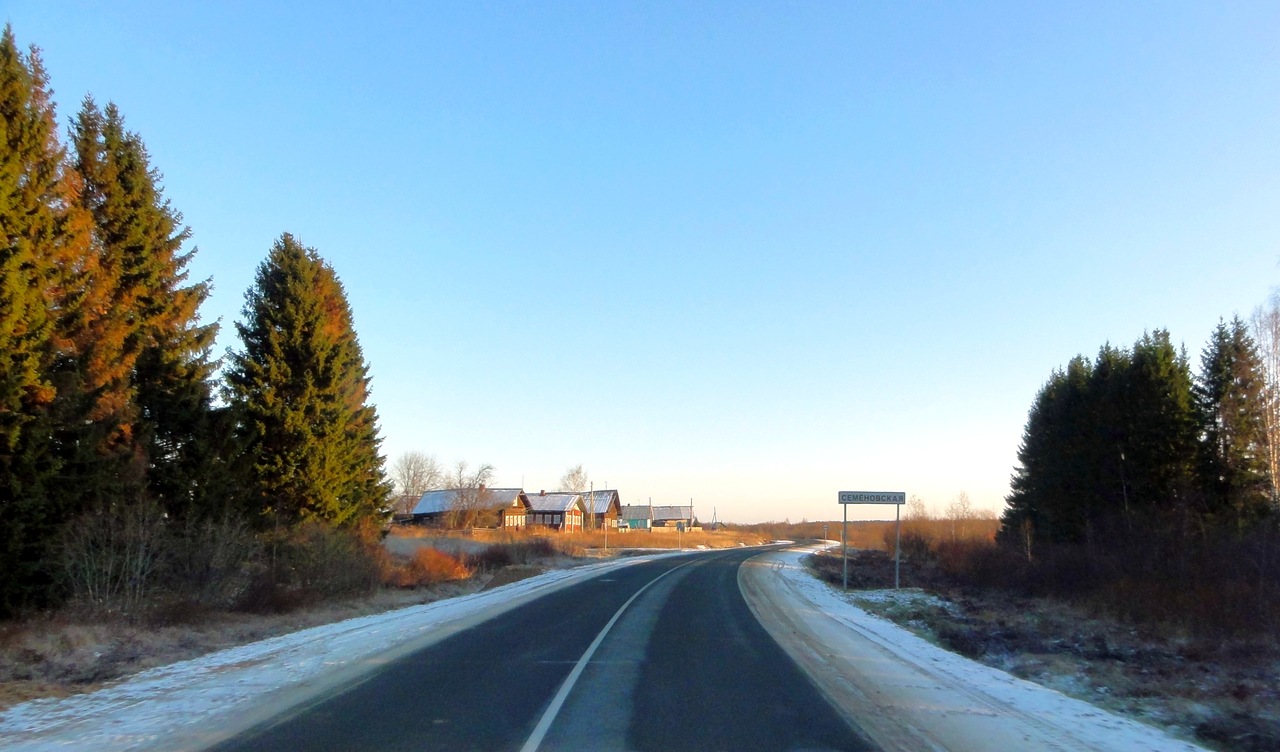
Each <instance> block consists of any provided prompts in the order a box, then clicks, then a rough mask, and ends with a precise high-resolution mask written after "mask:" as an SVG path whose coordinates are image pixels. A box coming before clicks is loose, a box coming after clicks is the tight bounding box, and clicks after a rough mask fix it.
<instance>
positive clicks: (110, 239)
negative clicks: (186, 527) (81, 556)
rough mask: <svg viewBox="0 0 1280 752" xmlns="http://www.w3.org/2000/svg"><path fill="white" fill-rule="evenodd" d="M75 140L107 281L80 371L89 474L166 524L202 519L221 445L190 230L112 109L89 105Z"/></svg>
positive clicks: (203, 291)
mask: <svg viewBox="0 0 1280 752" xmlns="http://www.w3.org/2000/svg"><path fill="white" fill-rule="evenodd" d="M72 135H73V140H74V143H75V146H76V167H77V169H78V171H79V172H80V174H81V175H82V176H83V179H84V191H83V192H82V203H83V205H84V206H85V207H86V208H87V209H88V210H89V211H90V212H91V213H92V215H93V219H94V238H95V249H96V252H97V254H98V257H99V268H100V269H101V270H102V277H103V278H104V279H107V280H109V283H110V292H109V295H108V296H107V300H106V304H105V305H104V310H105V314H104V315H103V316H102V319H101V321H100V322H99V325H98V327H97V328H98V330H99V334H98V336H96V337H94V338H93V341H92V344H91V348H92V353H91V357H88V358H86V359H85V361H84V364H83V365H84V370H85V372H86V374H87V376H88V381H89V384H88V385H89V386H90V387H91V388H93V389H94V390H95V391H96V393H95V395H94V400H93V404H92V408H91V409H92V416H91V417H92V420H93V421H94V425H95V426H97V429H96V433H95V435H94V436H93V437H92V439H93V440H92V442H90V443H91V444H92V445H93V446H94V448H95V450H96V451H97V453H98V454H99V455H101V458H100V460H99V462H98V463H97V465H96V466H97V467H98V468H99V472H98V473H97V474H98V475H100V476H101V475H105V476H108V477H110V476H112V475H113V474H114V475H115V476H118V477H123V478H125V479H127V480H128V481H129V483H128V484H127V485H125V486H124V488H123V490H125V491H126V494H125V495H126V496H136V495H138V494H142V493H147V494H149V495H151V496H153V497H155V498H156V499H158V500H159V501H161V502H162V503H163V504H164V505H165V507H166V508H167V509H168V510H169V511H170V513H172V514H177V515H186V514H189V513H191V512H195V511H200V510H201V509H202V508H206V507H208V506H209V505H210V504H211V501H210V500H209V499H208V498H206V497H207V496H208V495H209V493H208V490H209V488H210V484H211V483H212V482H213V481H214V478H213V477H212V476H213V472H214V470H213V467H214V465H213V463H214V462H215V459H216V458H215V454H214V451H215V447H216V445H217V443H218V442H217V441H215V440H214V437H213V435H212V425H213V424H212V422H211V415H210V412H211V389H210V386H209V379H210V376H211V372H212V368H213V365H212V364H211V363H210V362H209V357H208V354H209V349H210V347H211V345H212V342H213V338H214V336H215V335H216V332H217V327H216V325H201V324H200V323H199V312H198V309H199V306H200V304H201V303H202V302H203V301H204V300H205V298H207V297H208V294H209V286H208V284H207V283H206V282H200V283H195V284H190V285H185V284H184V283H185V281H186V276H187V272H186V267H187V264H188V263H189V262H190V260H191V256H192V255H193V253H194V251H190V252H188V251H184V250H183V244H184V243H185V242H186V241H187V240H188V239H189V237H190V231H189V230H188V229H187V228H186V227H184V226H182V215H181V214H179V213H178V212H177V211H175V210H174V209H173V208H172V206H171V205H170V203H169V201H168V200H167V199H165V198H164V196H163V190H162V189H161V187H160V184H161V178H160V175H159V173H158V172H156V171H155V170H154V169H153V168H152V167H151V166H150V157H149V155H148V153H147V150H146V147H145V146H144V145H143V143H142V140H141V138H139V137H138V135H137V134H136V133H133V132H130V131H128V130H126V128H125V126H124V119H123V117H122V116H121V115H120V112H119V110H118V109H117V108H116V106H115V105H114V104H108V105H107V107H106V110H105V112H103V111H100V110H99V109H98V107H97V105H96V104H95V103H94V102H93V100H92V99H91V98H86V99H85V101H84V105H83V106H82V108H81V110H80V113H79V115H78V116H77V118H76V120H75V122H74V123H73V126H72ZM104 459H111V460H114V461H113V462H104V461H102V460H104ZM130 490H132V491H134V493H128V491H130ZM206 511H208V510H207V509H206Z"/></svg>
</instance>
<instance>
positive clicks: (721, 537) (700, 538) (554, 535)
mask: <svg viewBox="0 0 1280 752" xmlns="http://www.w3.org/2000/svg"><path fill="white" fill-rule="evenodd" d="M388 537H389V538H404V539H424V538H431V539H441V540H456V541H466V542H470V543H487V544H516V543H526V542H529V541H534V540H545V541H547V542H548V543H549V544H550V545H551V546H554V547H555V549H556V550H557V551H558V552H560V553H561V554H564V555H566V556H573V557H582V556H592V555H594V554H595V552H596V551H603V550H604V548H605V546H606V535H605V532H604V531H603V530H586V531H582V532H571V533H561V532H558V531H555V530H549V529H547V528H542V527H532V528H520V529H515V528H493V529H484V528H477V529H470V530H465V531H463V530H444V529H441V528H426V527H417V526H413V525H397V526H396V527H394V528H392V530H391V532H390V533H389V536H388ZM768 540H770V538H766V537H764V536H762V535H760V534H759V533H756V532H751V531H739V530H716V531H712V530H705V529H704V530H701V531H690V532H686V533H677V532H674V531H673V532H648V531H643V530H628V531H626V532H620V531H616V530H613V531H610V532H609V533H608V536H607V545H608V548H609V549H611V550H612V549H625V548H643V549H673V548H678V547H683V548H697V547H698V546H706V547H707V548H732V547H735V546H737V545H739V544H741V545H745V546H754V545H759V544H760V543H764V542H767V541H768Z"/></svg>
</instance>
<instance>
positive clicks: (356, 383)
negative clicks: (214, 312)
mask: <svg viewBox="0 0 1280 752" xmlns="http://www.w3.org/2000/svg"><path fill="white" fill-rule="evenodd" d="M243 317H244V323H237V324H236V329H237V331H238V332H239V334H240V339H241V341H242V344H243V350H241V351H239V352H233V353H231V356H230V360H231V362H230V367H229V369H228V372H227V387H228V396H229V401H230V402H231V404H232V408H233V410H234V411H235V414H236V417H237V420H238V421H239V423H240V426H241V430H242V432H243V443H244V446H245V455H244V459H245V465H246V466H247V470H246V473H245V474H246V478H247V481H246V488H247V494H246V496H247V503H248V505H249V507H250V509H251V510H252V511H253V512H254V513H256V514H257V515H259V519H260V520H261V522H262V523H263V524H268V525H269V524H291V523H294V522H297V521H304V520H319V521H322V522H328V523H332V524H354V523H357V522H359V521H361V520H366V519H370V518H375V517H378V516H380V515H381V514H382V510H383V508H384V506H385V501H386V498H387V495H388V494H389V493H390V487H389V485H388V483H387V482H386V480H385V477H384V474H383V469H382V458H381V456H380V455H379V453H378V447H379V443H380V439H379V438H378V433H377V431H378V429H377V413H376V411H375V409H374V407H373V406H372V405H370V404H369V402H368V400H369V376H368V367H367V365H366V364H365V361H364V356H363V354H362V352H361V349H360V345H359V342H358V341H357V339H356V333H355V329H354V325H353V322H352V317H351V310H350V307H349V306H348V304H347V299H346V293H345V291H344V290H343V287H342V284H341V283H340V282H339V281H338V278H337V276H336V275H335V274H334V271H333V269H332V267H330V266H329V265H328V264H327V263H325V261H324V260H323V259H321V258H320V256H319V255H318V254H317V253H316V251H315V250H314V249H310V248H305V247H303V246H302V245H301V244H300V243H299V242H298V241H297V240H295V239H294V238H293V237H292V236H291V235H288V234H285V235H283V236H282V237H281V238H280V239H279V240H278V241H277V242H276V243H275V245H274V246H273V247H272V248H271V252H270V254H269V255H268V257H267V260H266V261H265V262H263V263H262V265H261V266H259V267H258V272H257V276H256V279H255V282H254V285H253V287H252V288H250V290H249V292H248V293H247V295H246V302H245V307H244V311H243Z"/></svg>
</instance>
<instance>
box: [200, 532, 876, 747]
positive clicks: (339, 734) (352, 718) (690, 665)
mask: <svg viewBox="0 0 1280 752" xmlns="http://www.w3.org/2000/svg"><path fill="white" fill-rule="evenodd" d="M756 553H758V552H755V551H745V550H734V551H728V552H716V553H699V554H696V555H688V556H683V557H671V558H666V559H661V560H658V561H652V562H647V563H643V564H637V565H635V566H631V567H624V568H621V569H617V570H613V571H611V572H609V573H607V574H604V575H602V576H600V577H596V578H593V579H590V580H586V581H584V582H581V583H579V584H577V585H574V586H571V587H567V588H564V589H562V590H559V591H556V592H553V593H550V594H548V595H546V596H544V597H542V598H539V599H537V600H534V601H532V602H530V603H527V604H525V605H523V606H519V607H517V608H515V609H513V610H511V611H508V612H506V613H504V614H502V615H500V616H498V617H496V618H494V619H491V620H489V621H487V622H484V623H481V624H479V625H477V626H475V627H473V628H472V629H469V630H466V631H464V632H460V633H458V634H455V635H453V636H451V637H449V638H447V639H445V640H443V641H440V642H438V643H436V644H434V645H431V646H430V647H427V648H424V649H422V650H420V651H417V652H415V653H411V654H409V655H406V656H404V657H401V658H399V659H397V660H395V661H393V662H391V663H388V664H387V665H385V666H383V667H382V668H380V669H378V670H376V671H374V672H371V673H369V674H366V675H365V676H364V677H362V678H360V679H359V680H358V681H355V682H353V683H351V684H348V685H347V686H344V687H342V688H340V689H339V690H338V691H336V692H334V693H331V694H329V695H328V696H325V697H322V698H321V699H319V700H317V701H313V702H311V703H309V704H307V705H306V706H305V707H302V708H295V709H294V710H292V711H290V712H289V713H288V714H286V715H284V716H281V717H277V718H275V719H273V720H271V721H269V722H267V723H264V724H261V725H259V726H258V727H255V728H252V729H250V730H248V731H247V732H245V733H243V734H241V735H239V736H237V737H235V738H233V739H230V740H228V741H226V742H224V743H222V744H220V745H219V746H217V747H215V749H217V750H220V751H221V752H231V751H233V750H235V751H241V750H280V749H288V750H415V752H419V751H421V750H520V751H521V752H532V751H533V750H564V751H569V750H593V751H595V752H606V751H608V750H635V751H636V752H649V751H652V752H676V751H678V750H699V751H705V750H865V749H873V747H872V746H871V745H870V744H869V743H868V742H867V741H866V739H865V736H864V734H863V733H862V732H861V730H859V729H857V728H854V727H852V726H850V725H849V724H848V723H847V722H846V721H845V720H844V719H843V718H842V716H841V715H839V714H838V713H837V712H836V711H835V709H834V708H833V707H832V706H831V705H830V704H829V702H828V701H827V700H826V699H825V698H824V697H823V695H822V694H821V693H820V692H819V691H818V690H817V688H816V687H815V686H814V684H813V683H812V682H811V681H810V680H809V679H808V678H807V677H806V675H805V674H804V673H802V672H801V671H800V670H799V669H798V668H797V667H796V664H795V663H794V662H792V660H791V659H790V658H789V657H787V655H786V654H785V653H784V652H783V651H782V650H781V649H780V648H779V647H778V645H777V643H776V642H774V640H773V638H771V637H770V636H769V635H768V633H766V632H765V630H764V629H763V628H762V627H761V626H760V624H759V622H758V621H757V620H756V618H755V616H753V615H752V613H751V611H750V609H749V608H748V607H747V604H746V602H745V601H744V600H743V598H742V594H741V592H740V590H739V587H738V577H737V573H738V567H739V566H740V565H741V564H742V562H743V561H745V560H746V559H748V558H750V557H751V556H752V555H754V554H756Z"/></svg>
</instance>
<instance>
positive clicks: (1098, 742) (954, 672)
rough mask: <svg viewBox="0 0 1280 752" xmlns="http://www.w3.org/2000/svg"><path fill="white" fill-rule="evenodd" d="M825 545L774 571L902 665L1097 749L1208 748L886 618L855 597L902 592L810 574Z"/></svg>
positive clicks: (778, 557) (785, 556) (782, 556)
mask: <svg viewBox="0 0 1280 752" xmlns="http://www.w3.org/2000/svg"><path fill="white" fill-rule="evenodd" d="M825 548H828V546H826V545H817V546H809V547H806V548H801V549H791V550H789V551H785V552H779V553H777V554H774V555H773V556H774V557H775V558H774V561H776V562H780V563H781V566H779V567H777V568H776V569H775V570H774V571H775V572H777V574H779V575H780V576H781V577H783V578H784V579H786V581H787V582H788V584H789V585H791V586H792V587H794V588H795V589H796V590H797V591H798V592H799V593H800V594H801V595H802V596H803V597H804V598H805V599H807V600H808V601H809V602H810V603H811V604H813V606H814V607H815V609H816V610H817V611H819V612H820V613H822V614H824V615H825V616H828V617H831V618H832V619H835V620H836V621H838V622H840V623H841V624H843V625H845V626H846V627H848V628H849V629H851V630H853V631H856V632H857V633H858V634H860V635H861V636H863V637H865V638H866V639H868V640H870V641H872V642H873V643H875V644H877V645H879V646H880V647H882V648H884V649H885V650H886V651H887V652H889V653H891V654H893V655H894V656H896V658H897V659H898V660H900V661H901V662H903V663H904V664H909V665H912V666H919V667H921V668H924V669H925V670H927V672H929V673H932V674H940V675H943V676H945V677H947V678H948V679H950V680H952V681H953V682H954V683H955V684H956V685H957V686H962V687H966V688H969V689H972V690H976V691H977V692H980V693H982V694H984V695H986V696H987V697H990V698H992V699H994V700H995V701H997V702H999V703H1002V704H1004V705H1007V706H1009V707H1011V708H1016V709H1017V710H1018V711H1020V712H1021V713H1022V714H1024V715H1027V716H1031V717H1036V718H1041V719H1046V720H1048V721H1049V722H1050V723H1051V724H1052V725H1054V726H1057V727H1059V728H1062V729H1070V734H1071V737H1070V738H1074V739H1076V740H1080V741H1083V742H1086V743H1088V744H1089V745H1090V747H1092V748H1095V749H1114V750H1150V751H1152V752H1156V751H1159V752H1164V751H1166V750H1167V751H1170V752H1173V751H1177V752H1184V751H1185V752H1193V751H1197V752H1204V749H1205V748H1203V747H1200V746H1197V745H1195V744H1192V743H1190V742H1187V741H1183V740H1181V739H1176V738H1174V737H1172V736H1170V735H1169V734H1168V733H1167V732H1165V731H1163V730H1161V729H1157V728H1155V727H1152V726H1147V725H1145V724H1142V723H1139V722H1137V721H1134V720H1131V719H1128V718H1124V717H1122V716H1118V715H1115V714H1113V713H1110V712H1108V711H1106V710H1103V709H1101V708H1098V707H1095V706H1093V705H1090V704H1089V703H1087V702H1084V701H1083V700H1077V699H1074V698H1071V697H1067V696H1066V695H1064V694H1061V693H1060V692H1057V691H1055V690H1053V689H1049V688H1047V687H1044V686H1041V685H1039V684H1035V683H1033V682H1029V681H1025V680H1023V679H1019V678H1017V677H1014V676H1012V675H1010V674H1007V673H1005V672H1003V671H1000V670H998V669H995V668H991V667H989V666H985V665H983V664H981V663H978V662H976V661H971V660H969V659H968V658H965V657H963V656H960V655H957V654H955V653H952V652H949V651H947V650H944V649H942V648H940V647H938V646H936V645H934V644H932V643H930V642H928V641H926V640H924V639H922V638H920V637H918V636H916V635H914V634H912V633H911V632H909V631H907V630H906V629H903V628H902V627H899V626H898V625H896V624H894V623H893V622H890V621H888V620H887V619H884V618H882V617H880V616H877V615H875V614H872V613H869V612H867V611H865V610H863V609H861V608H859V607H858V606H857V604H856V602H855V601H856V599H857V598H868V599H870V598H876V599H884V600H889V599H893V598H895V597H899V594H895V593H894V592H893V591H870V592H868V591H862V592H858V593H856V594H855V593H852V592H851V593H849V594H847V595H846V594H844V593H841V592H839V591H837V590H835V589H834V588H832V587H831V586H829V585H827V584H826V583H824V582H822V581H821V580H819V579H818V578H816V577H814V576H813V574H812V573H810V571H809V570H808V569H807V568H806V567H805V566H804V565H803V564H802V563H801V559H802V558H803V557H805V556H807V555H809V554H811V553H815V552H817V551H820V550H823V549H825ZM904 595H905V597H907V598H912V597H917V596H918V594H917V593H912V592H907V593H905V594H904ZM1064 741H1066V740H1065V739H1064Z"/></svg>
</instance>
